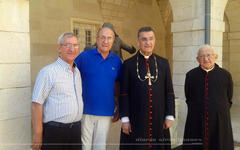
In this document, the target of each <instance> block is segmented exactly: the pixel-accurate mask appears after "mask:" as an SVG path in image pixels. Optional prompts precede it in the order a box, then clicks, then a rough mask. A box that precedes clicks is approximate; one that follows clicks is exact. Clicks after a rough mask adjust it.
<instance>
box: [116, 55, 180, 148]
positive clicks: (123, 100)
mask: <svg viewBox="0 0 240 150" xmlns="http://www.w3.org/2000/svg"><path fill="white" fill-rule="evenodd" d="M137 57H138V64H139V66H138V69H139V71H138V72H139V73H137V65H136V64H137ZM154 57H155V58H156V61H155V58H154ZM155 62H156V63H157V64H156V63H155ZM156 65H157V69H158V70H157V69H156ZM148 66H149V67H148ZM148 68H149V69H150V72H151V76H152V79H151V83H152V85H149V80H148V79H146V80H145V81H141V80H143V79H145V76H146V75H147V70H148ZM156 72H158V75H157V80H156ZM137 74H139V76H140V78H141V80H140V79H139V78H138V75H137ZM119 114H120V118H122V117H125V116H128V117H129V119H130V123H131V129H132V132H131V133H130V136H128V135H126V134H124V133H123V132H121V140H120V149H122V150H123V149H124V150H126V149H129V150H141V149H144V150H145V149H155V150H165V149H170V134H169V130H163V124H164V121H165V117H166V116H167V115H172V116H175V102H174V93H173V86H172V79H171V73H170V68H169V64H168V61H167V60H166V59H164V58H162V57H160V56H157V55H156V54H152V55H151V56H150V57H149V59H145V58H144V56H143V55H142V54H140V53H139V52H138V53H137V54H136V55H135V56H133V57H131V58H130V59H128V60H126V61H125V62H124V63H123V77H122V81H121V86H120V101H119Z"/></svg>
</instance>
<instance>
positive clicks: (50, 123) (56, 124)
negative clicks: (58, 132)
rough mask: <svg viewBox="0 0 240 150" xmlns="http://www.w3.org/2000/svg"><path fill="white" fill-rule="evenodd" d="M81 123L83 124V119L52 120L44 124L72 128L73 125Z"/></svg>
mask: <svg viewBox="0 0 240 150" xmlns="http://www.w3.org/2000/svg"><path fill="white" fill-rule="evenodd" d="M80 124H81V121H77V122H73V123H61V122H55V121H50V122H47V123H44V125H49V126H54V127H61V128H71V127H72V126H76V125H80Z"/></svg>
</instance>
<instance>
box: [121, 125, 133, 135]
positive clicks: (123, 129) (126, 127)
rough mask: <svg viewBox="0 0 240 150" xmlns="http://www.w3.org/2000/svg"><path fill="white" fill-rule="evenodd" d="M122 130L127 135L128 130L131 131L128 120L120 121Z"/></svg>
mask: <svg viewBox="0 0 240 150" xmlns="http://www.w3.org/2000/svg"><path fill="white" fill-rule="evenodd" d="M122 132H123V133H125V134H127V135H129V134H130V132H132V130H131V124H130V122H125V123H122Z"/></svg>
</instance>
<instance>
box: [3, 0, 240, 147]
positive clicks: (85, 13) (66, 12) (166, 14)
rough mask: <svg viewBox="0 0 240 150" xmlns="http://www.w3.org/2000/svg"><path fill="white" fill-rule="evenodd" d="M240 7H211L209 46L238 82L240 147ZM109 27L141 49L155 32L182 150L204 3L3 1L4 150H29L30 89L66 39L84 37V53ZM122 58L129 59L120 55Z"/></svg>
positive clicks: (223, 2)
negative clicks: (145, 36) (188, 79)
mask: <svg viewBox="0 0 240 150" xmlns="http://www.w3.org/2000/svg"><path fill="white" fill-rule="evenodd" d="M239 8H240V0H211V14H210V15H211V18H210V20H211V27H210V34H211V39H210V44H211V45H212V46H213V47H214V48H215V51H216V52H217V53H218V55H219V60H218V62H217V63H218V64H219V65H220V66H223V68H226V69H227V70H229V71H230V72H231V74H232V76H233V80H234V97H233V103H234V105H233V108H232V110H231V111H232V124H233V130H234V140H235V141H236V142H240V136H239V135H240V119H239V118H240V116H239V113H237V112H238V109H239V108H240V67H239V66H238V64H239V63H240V59H239V58H240V9H239ZM103 22H111V23H112V24H113V25H114V27H115V29H116V31H117V33H118V34H119V35H120V37H121V38H122V39H123V40H124V41H125V42H126V43H127V44H129V45H134V46H135V47H137V45H136V38H137V37H136V35H137V30H138V29H139V28H140V27H142V26H152V27H153V28H154V29H155V30H156V38H157V42H156V48H155V53H157V54H159V55H161V56H163V57H166V58H167V59H168V60H169V62H170V64H171V71H172V76H173V84H174V90H175V94H176V96H177V97H178V98H177V100H176V102H177V103H176V104H177V116H178V118H177V119H176V121H175V126H174V128H173V129H172V134H173V144H174V145H173V146H176V145H179V144H181V140H182V136H183V129H184V124H185V118H186V104H185V96H184V89H183V87H184V80H185V73H186V72H187V71H188V70H190V69H192V68H194V67H196V66H197V65H198V64H197V62H196V54H197V50H198V48H199V47H200V46H201V45H202V44H204V40H205V0H0V150H6V149H9V150H18V149H19V150H28V149H29V143H30V142H31V111H30V104H31V89H32V87H33V85H34V82H35V78H36V75H37V73H38V72H39V70H40V69H41V68H42V67H43V66H45V65H47V64H49V63H51V62H53V61H54V60H55V59H56V57H57V52H56V46H57V38H58V36H59V35H60V34H61V33H62V32H66V31H74V32H75V33H77V34H78V35H79V36H80V39H81V41H80V44H81V50H82V49H83V47H85V45H86V44H93V43H94V42H95V38H96V32H97V29H98V28H99V27H100V26H101V25H102V23H103ZM123 56H124V58H125V59H126V58H128V57H130V56H131V55H129V54H127V53H123ZM119 126H120V123H116V124H113V125H112V128H111V131H112V132H111V133H110V136H111V139H109V146H108V149H116V148H117V146H118V145H117V144H118V140H119V134H118V133H119Z"/></svg>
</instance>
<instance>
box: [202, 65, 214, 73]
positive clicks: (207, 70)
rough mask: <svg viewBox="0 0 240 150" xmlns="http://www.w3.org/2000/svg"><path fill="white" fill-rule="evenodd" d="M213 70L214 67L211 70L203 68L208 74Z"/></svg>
mask: <svg viewBox="0 0 240 150" xmlns="http://www.w3.org/2000/svg"><path fill="white" fill-rule="evenodd" d="M213 68H214V66H213V67H212V68H211V69H204V68H202V69H203V70H205V71H206V72H209V71H211V70H213Z"/></svg>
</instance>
